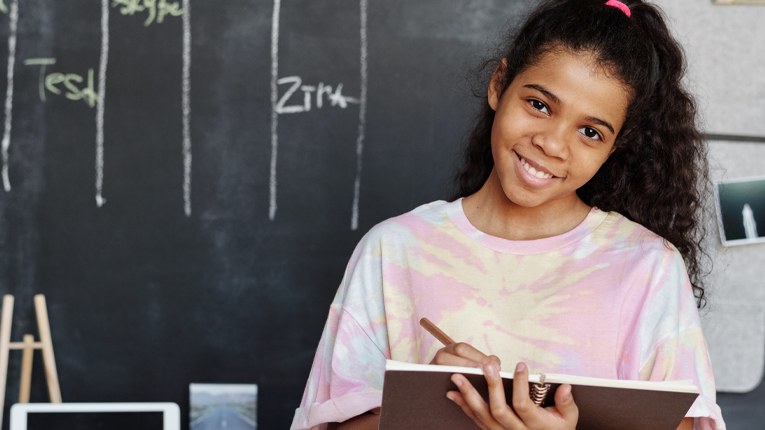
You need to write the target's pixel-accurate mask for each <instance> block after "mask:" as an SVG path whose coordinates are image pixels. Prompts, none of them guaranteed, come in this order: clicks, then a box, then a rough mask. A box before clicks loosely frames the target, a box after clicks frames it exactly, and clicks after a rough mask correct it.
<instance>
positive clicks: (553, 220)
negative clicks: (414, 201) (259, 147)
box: [292, 0, 725, 430]
mask: <svg viewBox="0 0 765 430" xmlns="http://www.w3.org/2000/svg"><path fill="white" fill-rule="evenodd" d="M503 54H504V55H503V56H502V57H501V60H499V61H497V62H496V63H495V64H496V68H495V69H494V73H493V76H492V78H491V81H490V83H489V85H488V97H487V98H486V101H485V103H484V107H483V110H482V111H481V113H480V114H479V117H478V121H477V124H476V126H475V129H474V130H473V133H472V135H471V137H470V139H469V142H468V144H467V147H466V150H465V160H464V165H463V166H462V168H461V170H460V172H459V174H458V176H457V185H458V191H457V194H456V196H455V199H453V200H452V201H451V202H444V201H438V202H434V203H430V204H427V205H424V206H421V207H419V208H417V209H415V210H414V211H412V212H410V213H408V214H404V215H401V216H399V217H396V218H393V219H390V220H387V221H384V222H382V223H380V224H379V225H377V226H376V227H374V228H373V229H372V230H371V231H370V232H369V233H368V234H367V235H366V236H365V237H364V238H363V239H362V240H361V243H359V245H358V247H357V248H356V250H355V251H354V253H353V256H352V257H351V260H350V262H349V264H348V268H347V270H346V273H345V277H344V279H343V281H342V284H341V285H340V289H339V291H338V293H337V296H336V297H335V299H334V302H333V304H332V305H331V307H330V314H329V319H328V321H327V325H326V327H325V330H324V333H323V335H322V338H321V341H320V343H319V347H318V351H317V353H316V358H315V360H314V363H313V368H312V370H311V375H310V377H309V380H308V385H307V386H306V389H305V394H304V396H303V401H302V403H301V405H300V408H298V409H297V411H296V414H295V419H294V421H293V424H292V428H293V429H324V428H327V425H328V424H327V423H341V424H331V425H330V427H329V428H340V429H354V428H356V429H367V428H368V429H376V428H377V424H378V422H379V415H377V414H378V413H379V407H380V403H381V399H382V387H383V376H384V369H385V360H386V359H394V360H399V361H408V362H413V363H428V362H430V363H434V364H444V365H462V366H477V367H482V368H483V370H484V373H485V375H486V379H487V381H488V383H489V391H490V395H489V402H488V403H487V402H484V400H483V399H482V398H481V397H480V395H478V394H477V392H476V391H475V390H474V389H473V387H472V386H471V385H470V383H469V382H468V381H467V380H466V379H465V378H464V377H463V376H461V375H453V376H452V380H453V381H454V382H455V384H456V385H457V386H458V387H459V392H456V391H454V392H449V393H447V397H449V398H450V399H451V400H453V401H454V402H455V403H456V405H455V407H461V408H462V409H463V410H464V412H465V413H466V414H467V415H468V416H470V417H471V418H473V420H474V421H475V422H476V424H477V425H478V427H480V428H482V429H492V430H494V429H574V428H575V427H576V422H577V418H578V412H577V407H576V399H574V398H573V396H572V395H571V387H570V386H568V385H564V386H561V387H560V388H558V390H557V392H556V395H555V402H556V405H555V406H554V407H550V408H547V409H542V408H539V407H536V406H534V405H533V404H531V403H530V402H529V398H528V395H527V393H526V392H524V388H525V389H526V391H527V385H525V384H526V378H527V377H528V373H529V371H531V372H535V373H536V372H545V373H565V374H571V375H582V376H592V377H600V378H612V379H635V380H637V379H640V380H654V381H660V380H679V379H693V380H694V382H695V384H696V386H697V387H699V390H700V395H699V397H698V398H697V400H696V402H695V403H694V404H693V406H692V407H691V409H690V410H689V411H688V414H687V418H686V419H685V420H684V421H683V424H681V426H680V428H682V429H690V428H692V427H693V426H694V418H695V428H696V429H717V430H721V429H724V428H725V424H724V423H723V420H722V416H721V413H720V409H719V407H718V406H717V405H716V404H715V387H714V380H713V375H712V368H711V365H710V362H709V356H708V354H707V349H706V344H705V341H704V336H703V334H702V331H701V327H700V324H699V317H698V312H697V305H700V304H701V303H702V300H703V296H704V290H703V287H702V285H701V283H700V276H699V272H700V267H699V258H700V254H701V252H702V251H701V249H700V245H699V239H700V232H699V213H698V212H699V207H700V204H701V201H702V200H703V198H704V196H703V195H702V194H701V191H700V190H702V189H704V187H703V185H704V184H705V181H706V180H707V176H706V175H707V171H706V152H705V147H704V143H703V140H702V136H701V135H700V133H699V131H698V130H697V128H696V125H695V116H696V110H695V105H694V102H693V100H692V98H691V97H690V95H689V94H688V93H687V92H686V91H685V90H684V89H683V87H682V84H681V79H682V76H683V71H684V60H683V54H682V50H681V48H680V46H679V45H678V43H677V42H676V41H675V40H674V39H673V38H672V36H671V35H670V33H669V31H668V29H667V26H666V24H665V20H664V18H663V16H662V14H661V12H660V11H659V10H658V9H657V8H656V7H655V6H652V5H650V4H647V3H644V2H642V1H640V0H626V4H625V3H622V2H619V1H615V0H609V1H607V2H606V1H604V0H550V1H547V2H546V3H544V4H542V5H541V6H540V7H539V8H538V9H537V10H536V11H535V12H534V13H533V14H532V15H531V16H530V17H529V18H528V20H527V21H526V23H525V24H524V25H523V26H522V27H521V28H520V30H519V32H518V33H517V35H516V36H515V38H513V39H512V41H511V43H510V45H509V47H508V48H507V49H506V50H505V52H504V53H503ZM422 317H427V318H429V319H430V320H431V321H433V322H434V323H435V324H436V325H438V326H439V327H440V328H442V329H443V330H444V331H445V332H446V333H448V334H449V335H450V336H452V337H453V338H456V339H458V340H463V341H464V343H460V344H456V345H452V346H449V347H445V348H442V347H441V345H440V344H439V343H438V342H437V341H436V340H435V339H434V338H433V337H432V336H430V335H429V334H428V333H426V332H425V331H424V330H422V329H421V328H420V326H419V323H418V322H419V320H420V318H422ZM501 363H509V364H510V365H511V366H513V367H511V368H515V372H516V373H515V380H514V383H515V386H514V387H515V388H514V392H515V393H518V395H517V396H514V398H513V399H505V397H504V393H503V391H502V389H501V383H500V382H499V377H498V375H497V371H498V370H499V368H500V365H501ZM516 363H517V365H516ZM508 401H510V402H511V404H512V408H511V407H510V406H509V405H508Z"/></svg>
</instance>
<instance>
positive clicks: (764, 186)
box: [715, 176, 765, 246]
mask: <svg viewBox="0 0 765 430" xmlns="http://www.w3.org/2000/svg"><path fill="white" fill-rule="evenodd" d="M715 200H716V203H717V224H718V226H719V228H720V238H721V239H722V244H723V246H732V245H748V244H752V243H762V242H765V176H760V177H755V178H742V179H733V180H729V181H722V182H717V183H716V184H715Z"/></svg>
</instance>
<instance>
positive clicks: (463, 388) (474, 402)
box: [452, 373, 503, 429]
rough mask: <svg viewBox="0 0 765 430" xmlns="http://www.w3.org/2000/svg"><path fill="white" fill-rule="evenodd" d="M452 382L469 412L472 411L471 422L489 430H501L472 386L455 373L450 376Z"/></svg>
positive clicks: (487, 406)
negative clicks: (480, 424)
mask: <svg viewBox="0 0 765 430" xmlns="http://www.w3.org/2000/svg"><path fill="white" fill-rule="evenodd" d="M452 382H454V385H456V386H457V388H458V389H459V390H460V393H461V394H462V398H463V400H464V401H465V403H467V406H468V407H469V408H470V410H472V411H473V415H474V416H475V418H473V420H474V421H475V422H476V423H479V422H480V423H482V424H483V425H484V426H486V427H487V428H489V429H502V428H503V427H502V426H501V425H500V424H499V423H498V422H497V421H496V420H495V419H494V418H493V417H492V415H491V411H490V410H489V405H487V404H486V402H485V401H484V400H483V397H481V395H480V394H478V391H476V389H475V388H474V387H473V384H471V383H470V381H468V380H467V378H465V377H464V376H463V375H460V374H459V373H455V374H454V375H452Z"/></svg>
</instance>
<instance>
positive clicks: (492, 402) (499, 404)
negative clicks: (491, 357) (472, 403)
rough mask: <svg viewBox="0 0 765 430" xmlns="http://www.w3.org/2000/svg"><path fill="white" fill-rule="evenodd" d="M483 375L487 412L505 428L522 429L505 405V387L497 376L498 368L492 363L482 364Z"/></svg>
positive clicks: (515, 416)
mask: <svg viewBox="0 0 765 430" xmlns="http://www.w3.org/2000/svg"><path fill="white" fill-rule="evenodd" d="M483 373H484V374H485V375H486V382H487V383H488V384H489V410H490V411H491V415H492V416H493V417H494V419H495V420H497V421H498V422H499V423H500V424H502V425H503V426H504V427H505V428H522V426H523V422H522V421H521V419H520V418H518V416H517V415H516V414H515V412H513V410H512V409H510V406H508V405H507V400H506V398H505V387H504V386H503V385H502V377H501V376H499V367H498V366H497V365H496V364H495V363H494V362H492V363H489V364H484V365H483Z"/></svg>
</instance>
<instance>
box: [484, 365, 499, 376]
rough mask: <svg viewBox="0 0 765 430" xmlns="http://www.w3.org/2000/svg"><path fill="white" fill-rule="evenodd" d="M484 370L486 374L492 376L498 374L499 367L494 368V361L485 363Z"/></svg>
mask: <svg viewBox="0 0 765 430" xmlns="http://www.w3.org/2000/svg"><path fill="white" fill-rule="evenodd" d="M483 371H484V373H486V376H490V377H492V378H494V377H495V376H497V369H495V368H494V364H493V363H487V364H484V365H483Z"/></svg>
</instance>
